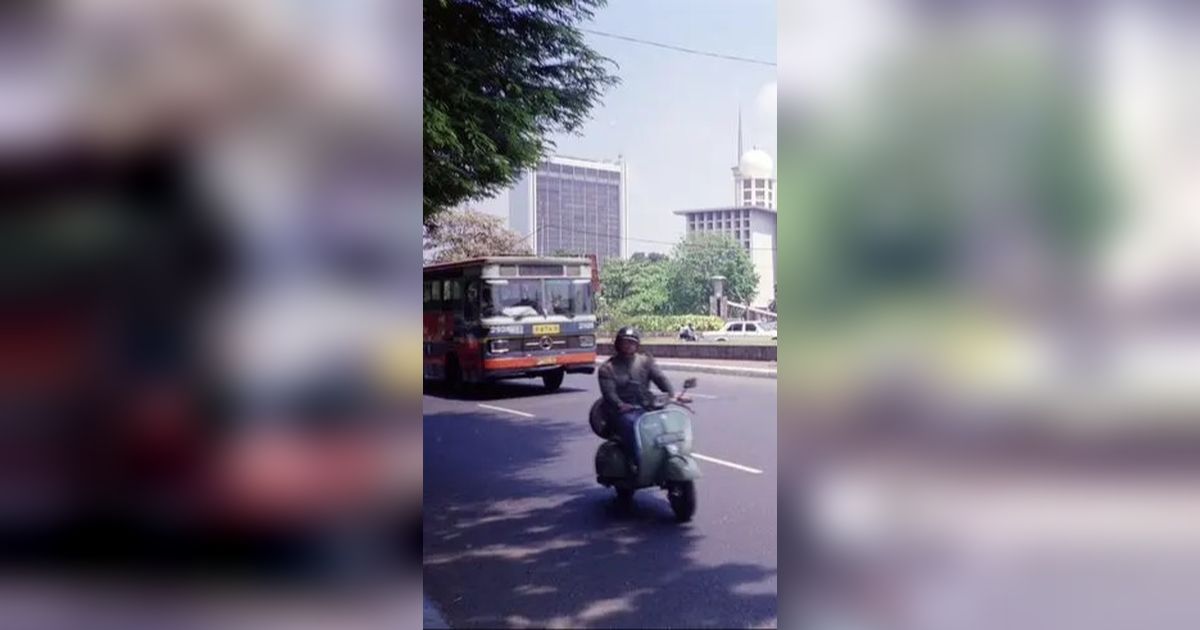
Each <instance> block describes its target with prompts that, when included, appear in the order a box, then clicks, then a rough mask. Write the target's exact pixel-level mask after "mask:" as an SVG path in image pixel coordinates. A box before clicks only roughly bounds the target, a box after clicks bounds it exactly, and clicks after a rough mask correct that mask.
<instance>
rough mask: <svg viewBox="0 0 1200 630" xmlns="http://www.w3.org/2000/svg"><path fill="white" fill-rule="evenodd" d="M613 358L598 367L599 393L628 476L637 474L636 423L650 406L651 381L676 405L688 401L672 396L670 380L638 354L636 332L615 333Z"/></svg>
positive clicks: (655, 365)
mask: <svg viewBox="0 0 1200 630" xmlns="http://www.w3.org/2000/svg"><path fill="white" fill-rule="evenodd" d="M613 345H614V347H615V350H616V351H615V352H614V354H613V357H612V358H611V359H609V360H608V361H606V362H605V363H604V365H602V366H601V367H600V371H599V379H600V393H601V394H602V395H603V397H604V403H605V407H606V408H607V409H606V411H607V412H608V417H609V418H610V419H611V421H612V423H613V426H614V427H616V430H617V435H618V436H620V443H621V447H622V449H624V451H625V455H626V457H627V459H628V461H629V462H630V469H631V471H630V472H631V473H632V474H633V475H634V476H636V475H637V470H638V468H637V466H638V462H639V461H640V459H639V458H640V454H639V453H638V447H637V437H636V436H637V421H638V418H640V417H641V415H642V414H643V413H645V411H646V409H647V408H648V407H651V406H652V405H653V404H654V394H652V393H651V392H650V383H651V382H653V383H654V384H655V385H657V386H658V388H659V389H661V390H662V391H663V392H665V393H667V394H668V395H669V396H671V397H672V398H675V399H676V400H678V401H680V402H684V403H686V402H690V401H689V399H688V398H687V397H685V396H684V395H683V394H680V395H679V396H676V395H675V390H674V388H672V387H671V381H670V380H668V379H667V377H666V375H665V374H663V372H662V370H661V369H660V368H659V367H658V364H657V363H655V361H654V357H652V356H650V355H648V354H643V353H641V352H639V350H640V348H641V335H640V334H639V333H638V331H637V329H635V328H632V327H629V326H626V327H624V328H622V329H621V330H619V331H617V336H616V339H615V340H614V341H613Z"/></svg>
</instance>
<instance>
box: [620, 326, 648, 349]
mask: <svg viewBox="0 0 1200 630" xmlns="http://www.w3.org/2000/svg"><path fill="white" fill-rule="evenodd" d="M626 339H632V340H633V342H634V343H636V344H638V345H639V346H640V345H642V335H641V333H639V332H638V330H637V329H636V328H634V327H633V326H625V327H623V328H621V330H618V331H617V337H616V339H615V340H614V342H615V343H618V344H619V343H621V342H622V341H624V340H626Z"/></svg>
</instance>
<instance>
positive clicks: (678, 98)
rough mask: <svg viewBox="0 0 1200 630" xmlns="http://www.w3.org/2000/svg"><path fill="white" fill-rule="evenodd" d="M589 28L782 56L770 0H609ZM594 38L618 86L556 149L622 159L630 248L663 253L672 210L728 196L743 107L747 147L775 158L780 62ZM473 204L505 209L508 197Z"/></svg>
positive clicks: (672, 236) (671, 237) (678, 225)
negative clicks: (625, 171) (762, 62)
mask: <svg viewBox="0 0 1200 630" xmlns="http://www.w3.org/2000/svg"><path fill="white" fill-rule="evenodd" d="M585 27H586V28H590V29H593V30H598V31H606V32H610V33H615V34H618V35H625V36H629V37H636V38H640V39H648V40H652V41H656V42H662V43H666V44H672V45H676V46H682V47H685V48H694V49H700V50H706V51H711V52H715V53H721V54H726V55H733V56H738V57H749V58H753V59H762V60H767V61H775V57H776V35H775V31H776V5H775V2H774V0H610V2H609V4H608V6H607V7H605V8H603V9H601V10H600V11H599V12H598V13H597V15H596V19H595V20H594V21H593V22H592V23H591V24H588V25H585ZM587 37H588V41H589V43H590V44H591V45H592V47H593V48H594V49H595V50H596V51H598V52H599V53H600V54H602V55H604V56H606V57H608V58H610V59H612V60H613V61H615V62H617V63H618V64H619V65H620V68H619V69H618V70H617V73H618V74H619V76H620V77H621V84H620V85H618V86H617V87H615V88H613V89H612V90H610V91H609V92H608V93H607V95H606V96H605V98H604V102H603V103H602V104H601V105H600V106H599V107H597V108H596V109H595V110H594V111H593V112H592V119H591V121H590V122H589V123H588V124H587V125H586V126H585V127H584V128H583V129H582V130H581V133H580V135H578V136H575V135H569V136H562V137H557V138H555V141H556V142H557V143H558V151H557V152H558V153H560V154H563V155H569V156H573V157H581V158H596V159H615V158H616V157H617V156H623V157H624V159H625V161H626V164H627V168H628V180H629V181H628V185H629V230H628V234H627V236H628V237H629V238H630V241H629V251H630V252H631V253H632V252H637V251H647V252H650V251H667V250H669V249H670V243H673V242H674V241H676V240H677V239H678V238H679V237H680V236H682V235H683V220H682V218H681V217H679V216H676V215H675V214H673V211H675V210H679V209H685V208H703V207H714V206H721V205H725V204H728V203H730V202H731V201H732V197H733V179H732V175H731V173H730V169H731V168H732V167H733V166H734V165H735V163H736V158H737V111H738V107H739V105H740V106H741V107H742V111H743V121H744V122H743V125H744V131H745V145H746V149H750V148H752V147H754V146H757V147H759V148H761V149H763V150H765V151H767V153H769V154H771V156H772V157H773V158H774V157H777V153H776V138H775V135H776V121H775V118H776V113H775V112H776V107H775V92H776V69H775V68H774V67H771V66H763V65H756V64H748V63H741V62H735V61H728V60H724V59H715V58H710V57H703V56H699V55H692V54H686V53H682V52H676V51H672V50H664V49H661V48H657V47H651V46H645V45H642V44H636V43H632V42H627V41H622V40H614V39H611V38H607V37H599V36H595V35H590V34H589V35H587ZM468 205H471V206H473V207H476V208H478V209H480V210H484V211H487V212H491V213H494V214H498V215H500V216H503V217H506V218H507V216H508V198H507V194H504V195H501V196H500V197H498V198H496V199H493V200H488V201H484V202H480V203H476V204H468Z"/></svg>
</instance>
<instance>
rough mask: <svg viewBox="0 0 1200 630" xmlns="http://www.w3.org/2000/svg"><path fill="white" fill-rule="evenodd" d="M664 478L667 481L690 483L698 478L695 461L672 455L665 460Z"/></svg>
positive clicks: (697, 468) (697, 467)
mask: <svg viewBox="0 0 1200 630" xmlns="http://www.w3.org/2000/svg"><path fill="white" fill-rule="evenodd" d="M664 472H665V477H666V479H667V481H691V480H692V479H696V478H698V477H700V467H699V466H697V465H696V460H694V459H692V458H691V457H687V456H685V455H672V456H671V457H670V458H669V459H667V465H666V470H665V471H664Z"/></svg>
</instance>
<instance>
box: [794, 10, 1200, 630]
mask: <svg viewBox="0 0 1200 630" xmlns="http://www.w3.org/2000/svg"><path fill="white" fill-rule="evenodd" d="M831 5H832V6H831ZM780 12H781V13H780V24H781V26H780V28H781V37H780V41H781V42H783V43H782V44H781V49H780V74H781V75H782V86H781V98H782V108H781V112H780V119H781V124H782V126H781V132H780V135H781V138H780V141H781V142H780V147H781V148H780V186H781V193H780V214H781V219H780V230H781V232H785V233H787V234H788V238H791V239H796V240H797V241H799V242H800V243H802V246H797V247H792V248H788V249H786V250H785V251H784V253H783V255H784V259H783V260H784V262H783V264H782V265H781V270H782V271H781V277H780V293H781V294H782V297H781V300H783V303H784V304H786V307H785V308H786V309H787V310H788V312H789V313H791V315H790V316H789V319H788V321H787V323H786V324H785V327H787V328H789V329H790V330H789V331H788V332H787V333H786V335H785V336H786V338H787V342H786V343H785V344H784V347H783V348H781V359H780V360H781V365H782V369H781V372H782V374H783V377H784V378H786V379H788V380H790V381H791V382H790V383H789V386H788V387H786V388H784V391H786V392H789V393H788V394H785V398H783V399H781V405H784V406H786V410H787V413H786V414H785V417H788V418H789V419H790V422H789V423H788V424H787V425H786V426H783V427H781V433H786V434H788V436H789V437H788V438H786V439H785V440H784V441H782V442H781V449H782V448H787V449H798V450H800V451H801V452H803V453H804V454H805V455H806V457H797V458H786V461H788V462H790V463H792V464H793V466H792V470H790V471H788V475H787V477H788V479H789V481H790V483H791V484H792V485H793V492H792V493H791V495H790V496H791V497H792V498H793V500H791V501H790V502H789V505H788V506H787V507H786V508H785V510H784V513H790V514H792V515H793V518H794V519H795V522H794V523H793V524H792V525H793V526H792V527H791V528H790V531H793V532H795V534H796V535H795V536H794V537H793V538H792V540H791V541H790V542H791V543H792V545H791V549H792V554H791V555H790V556H789V557H788V564H787V566H788V568H789V572H788V574H789V576H790V577H791V578H797V577H798V576H797V574H796V573H794V571H800V572H801V575H805V576H807V577H811V578H814V579H813V580H810V581H809V582H806V583H805V584H806V586H805V587H804V588H803V589H802V587H801V586H800V582H798V581H792V582H791V584H792V585H794V586H795V588H796V589H798V590H803V591H804V593H805V595H806V596H807V597H808V598H809V599H802V598H800V597H797V598H794V599H791V601H794V602H796V607H795V610H793V611H791V614H787V615H785V619H787V620H788V621H789V622H791V621H793V620H795V621H799V620H800V619H805V620H808V621H816V620H829V619H838V620H843V621H844V620H846V619H847V618H853V619H855V620H858V621H863V620H867V621H869V622H870V623H875V624H881V626H880V627H921V628H936V627H997V628H1000V627H1023V628H1032V627H1038V628H1042V627H1045V628H1052V627H1057V628H1062V627H1081V628H1082V627H1088V628H1125V627H1139V626H1144V625H1153V626H1155V627H1180V628H1182V627H1187V626H1189V625H1192V624H1194V623H1195V622H1196V620H1197V618H1198V617H1200V610H1198V609H1197V607H1196V606H1195V605H1194V604H1193V603H1192V602H1190V601H1189V599H1188V598H1186V597H1185V596H1184V590H1185V587H1184V586H1183V585H1185V584H1186V583H1188V582H1191V581H1194V580H1195V579H1196V577H1197V576H1196V575H1195V570H1194V568H1193V567H1194V566H1195V562H1194V559H1195V557H1196V553H1197V551H1200V536H1197V535H1195V534H1194V533H1193V532H1190V531H1188V530H1187V528H1185V527H1179V526H1178V524H1180V523H1183V522H1186V521H1187V520H1188V519H1189V518H1190V516H1189V511H1190V507H1189V504H1190V503H1191V501H1190V500H1189V497H1190V495H1191V493H1192V492H1193V491H1194V490H1195V488H1196V483H1197V481H1200V479H1198V478H1197V472H1200V470H1197V467H1196V461H1197V459H1196V454H1197V453H1200V424H1197V422H1196V418H1198V417H1200V413H1198V412H1200V396H1198V395H1197V391H1196V389H1195V387H1194V386H1193V382H1194V380H1195V374H1197V369H1196V368H1197V367H1200V309H1198V308H1197V305H1198V304H1200V301H1198V299H1197V298H1198V296H1200V259H1198V258H1197V255H1196V252H1197V251H1198V249H1197V245H1200V240H1198V239H1200V229H1197V228H1198V227H1200V226H1198V225H1197V214H1196V212H1195V208H1196V206H1197V203H1200V189H1197V188H1196V186H1197V184H1196V182H1197V181H1200V178H1197V175H1198V174H1200V171H1198V170H1197V169H1198V168H1200V162H1198V161H1197V156H1198V155H1200V153H1198V152H1197V151H1198V149H1200V144H1197V138H1200V136H1197V130H1198V129H1200V127H1197V124H1198V123H1200V101H1197V99H1196V97H1197V95H1200V91H1198V88H1200V83H1198V79H1197V77H1196V76H1194V75H1195V72H1194V69H1195V67H1196V61H1197V59H1198V57H1197V53H1198V52H1200V49H1197V45H1196V42H1197V41H1200V38H1197V37H1196V35H1197V30H1198V29H1200V12H1198V11H1197V10H1196V7H1194V6H1193V5H1191V4H1190V3H1181V2H1168V1H1148V2H1124V1H1120V0H1112V1H1100V0H1095V1H1092V0H1080V1H1073V2H1061V1H1050V0H1029V1H1004V2H999V1H997V2H990V1H969V2H968V1H916V0H910V1H901V0H895V1H887V2H871V1H866V0H862V1H858V0H854V1H848V2H839V3H821V2H807V1H797V2H793V3H786V4H783V5H781V8H780ZM781 496H783V494H782V493H781ZM785 531H789V530H787V529H785ZM797 595H799V593H797ZM785 601H788V598H785Z"/></svg>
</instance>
